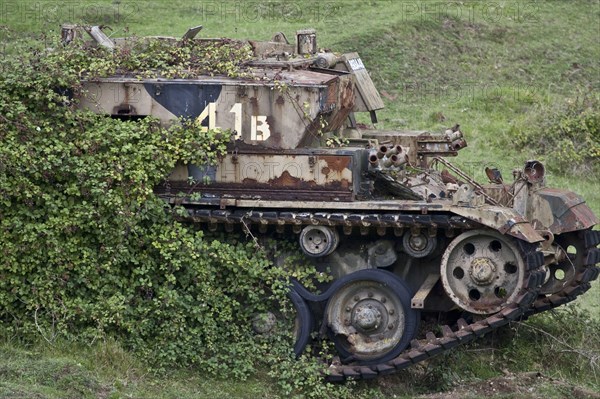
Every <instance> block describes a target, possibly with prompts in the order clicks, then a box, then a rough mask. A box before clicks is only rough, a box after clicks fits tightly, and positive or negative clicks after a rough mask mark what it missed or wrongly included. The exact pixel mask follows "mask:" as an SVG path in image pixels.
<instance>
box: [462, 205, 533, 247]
mask: <svg viewBox="0 0 600 399" xmlns="http://www.w3.org/2000/svg"><path fill="white" fill-rule="evenodd" d="M450 211H451V212H452V213H455V214H457V215H460V216H462V217H465V218H467V219H469V220H473V221H475V222H477V223H480V224H482V225H484V226H487V227H490V228H492V229H494V230H497V231H498V232H500V233H501V234H508V235H511V236H513V237H516V238H518V239H521V240H525V241H527V242H530V243H536V242H541V241H544V238H543V237H542V236H541V235H540V233H538V232H537V231H536V230H535V229H534V228H533V226H532V225H531V223H529V222H528V221H527V220H526V219H524V218H523V217H522V216H521V215H519V214H518V213H517V212H516V211H514V210H513V209H511V208H503V207H497V206H488V205H486V206H482V207H476V208H472V207H461V206H452V207H451V208H450Z"/></svg>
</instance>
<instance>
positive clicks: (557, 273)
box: [554, 269, 567, 281]
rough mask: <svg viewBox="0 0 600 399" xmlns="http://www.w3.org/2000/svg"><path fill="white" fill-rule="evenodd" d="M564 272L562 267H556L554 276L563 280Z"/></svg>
mask: <svg viewBox="0 0 600 399" xmlns="http://www.w3.org/2000/svg"><path fill="white" fill-rule="evenodd" d="M566 275H567V274H566V273H565V271H564V270H563V269H556V270H555V271H554V278H555V279H557V280H558V281H563V280H564V279H565V277H566Z"/></svg>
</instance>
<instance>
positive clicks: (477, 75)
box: [0, 0, 600, 399]
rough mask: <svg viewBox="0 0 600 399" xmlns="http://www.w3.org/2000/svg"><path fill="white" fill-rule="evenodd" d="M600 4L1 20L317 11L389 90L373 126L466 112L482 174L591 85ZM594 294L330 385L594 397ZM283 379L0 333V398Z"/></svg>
mask: <svg viewBox="0 0 600 399" xmlns="http://www.w3.org/2000/svg"><path fill="white" fill-rule="evenodd" d="M599 18H600V2H599V1H598V0H572V1H567V0H553V1H547V2H540V1H537V2H533V1H531V2H530V1H460V2H454V1H452V2H442V1H440V2H437V1H425V0H423V1H374V0H370V1H337V0H336V1H311V0H309V1H290V2H283V1H258V2H248V3H243V2H238V1H185V0H171V1H157V0H154V1H149V2H142V1H139V2H135V1H123V0H113V1H110V0H104V1H100V0H99V1H93V2H92V1H82V2H78V3H75V2H58V1H52V0H50V1H36V0H26V1H22V2H18V3H17V2H4V1H2V2H0V46H1V47H0V52H1V51H2V49H3V48H5V47H4V46H5V43H3V41H4V40H5V39H7V38H8V37H9V33H8V31H7V29H5V28H8V29H10V30H12V31H17V32H21V33H22V34H29V35H34V36H39V35H40V34H41V32H46V33H47V34H48V35H56V34H58V32H59V26H60V24H61V23H64V22H77V23H89V24H105V25H108V26H110V27H111V28H112V32H111V34H112V36H115V37H118V36H123V35H128V34H137V35H174V36H180V35H182V34H183V33H184V32H185V30H186V29H187V28H188V27H191V26H196V25H199V24H201V25H204V30H203V31H202V32H201V35H202V36H205V37H224V36H225V37H235V38H256V39H268V38H270V37H271V36H272V35H273V34H274V33H275V32H278V31H283V32H284V33H286V34H287V36H288V38H292V37H293V33H294V31H295V30H297V29H302V28H307V27H314V28H316V29H317V31H318V40H319V47H326V48H331V49H333V50H335V51H339V52H349V51H358V52H359V54H360V55H361V57H362V59H363V61H364V63H365V65H366V66H367V68H368V69H369V70H370V72H371V76H372V77H373V80H374V81H375V83H376V85H377V86H378V88H379V89H380V91H381V93H382V95H383V98H384V101H385V103H386V109H385V110H383V111H381V112H379V113H378V116H379V120H380V122H379V124H378V125H377V128H385V129H431V130H434V131H438V130H440V129H443V128H444V127H447V126H452V125H454V124H455V123H460V124H461V130H462V131H463V132H465V134H466V138H467V141H468V142H469V147H468V148H466V149H464V150H463V151H462V152H461V154H460V155H459V157H458V158H457V159H456V163H457V164H459V165H460V166H462V167H463V168H464V169H465V170H466V171H468V172H469V173H470V174H471V175H473V176H474V177H475V178H476V179H480V180H483V178H484V175H483V168H484V166H486V165H490V164H493V165H495V166H497V167H499V168H500V169H501V170H502V171H503V172H504V175H505V176H509V175H510V172H511V171H512V169H513V168H515V167H518V166H521V165H522V164H523V162H524V161H525V160H526V159H532V158H534V159H535V158H538V157H539V155H540V154H539V153H538V152H537V151H536V150H537V145H536V144H535V143H532V144H531V146H527V147H526V148H521V149H515V148H514V147H513V146H512V145H511V143H512V142H513V138H512V137H511V127H512V126H514V125H515V124H518V123H521V122H522V120H523V118H524V117H526V116H529V115H532V114H535V113H536V112H538V109H540V107H544V106H551V105H553V104H557V103H561V102H564V101H566V100H567V99H569V98H574V97H576V96H578V95H580V93H582V92H588V93H595V95H598V92H599V89H600V63H598V60H599V59H600V46H599V45H598V44H597V40H598V37H599V32H598V20H599ZM363 121H364V122H365V123H366V122H367V119H364V120H363ZM544 161H545V162H546V163H547V164H551V163H552V159H544ZM548 184H549V185H551V186H557V187H563V188H568V189H570V190H572V191H575V192H578V193H579V194H581V195H582V196H583V197H584V198H586V200H587V201H588V203H589V204H590V206H591V207H592V209H593V210H594V211H595V213H596V214H598V215H600V176H589V175H588V176H575V177H574V176H570V175H567V174H565V173H561V172H560V171H555V172H553V173H551V174H550V175H549V177H548ZM599 304H600V287H599V286H598V284H596V285H595V286H594V287H593V288H592V290H591V291H590V292H588V293H587V294H586V295H585V296H584V297H582V298H581V299H580V300H579V301H578V304H577V305H575V306H571V307H569V309H568V311H565V312H559V313H557V314H555V315H551V316H544V317H538V318H534V319H533V320H532V321H528V322H526V323H522V324H518V325H515V326H512V327H511V328H510V329H506V331H505V334H504V335H494V336H492V337H486V338H485V339H484V340H482V341H480V342H478V343H476V344H474V345H471V346H469V347H468V348H464V349H462V350H460V351H456V352H455V353H453V354H450V355H446V356H444V357H441V358H439V359H437V360H434V361H432V362H430V363H428V364H427V365H424V366H419V367H417V368H415V369H414V370H410V371H407V372H403V373H400V374H398V375H395V376H391V377H387V378H381V379H379V380H377V381H375V382H368V383H359V384H355V385H352V386H351V387H350V388H349V389H351V390H352V393H351V394H349V393H348V392H346V391H345V390H340V397H343V396H344V395H347V396H350V395H351V396H352V397H355V398H357V397H398V398H400V397H415V396H417V395H426V396H425V397H436V396H435V395H436V392H438V391H448V393H447V395H451V394H452V392H455V391H453V390H454V389H456V388H457V386H458V387H459V388H460V387H465V386H467V387H471V388H472V389H470V391H468V392H460V393H456V395H457V396H456V397H484V396H493V395H499V396H497V397H503V398H511V397H514V398H517V397H519V398H520V397H530V398H554V397H556V398H560V397H597V396H593V395H595V394H594V391H596V392H597V391H599V390H600V375H599V374H598V373H600V365H599V362H600V361H599V359H600V342H599V341H600V339H599V338H598V336H599V334H600V332H599V331H600V328H599V323H600V307H599V306H598V305H599ZM581 309H583V311H584V313H581ZM553 337H554V338H553ZM529 372H539V373H541V374H540V375H541V377H539V378H538V379H537V380H536V382H535V383H532V384H531V386H530V387H529V388H531V389H530V390H529V391H527V389H525V388H523V387H520V386H516V385H518V384H513V386H511V389H508V388H507V389H505V390H502V389H498V390H496V391H494V390H492V388H490V389H484V390H481V389H480V388H481V387H482V386H484V387H488V388H489V387H490V384H489V382H490V381H492V382H493V381H496V380H490V379H493V378H499V377H503V378H506V379H509V377H511V376H513V377H514V378H513V381H514V380H518V379H519V378H520V376H522V375H523V373H529ZM472 384H476V385H475V386H474V385H472ZM500 385H501V384H500V383H499V382H498V383H497V386H500ZM521 388H523V389H524V390H519V389H521ZM278 392H279V391H278V390H277V388H276V387H275V381H274V380H273V379H272V378H271V377H268V376H267V375H266V371H264V370H259V371H257V375H256V376H255V377H252V378H251V379H250V380H248V381H226V380H225V381H223V380H219V379H218V378H213V377H210V378H208V377H206V376H205V375H203V374H202V373H201V372H200V371H198V370H175V371H173V372H171V373H168V374H167V375H160V376H157V375H154V374H152V373H151V372H149V371H148V370H147V367H145V365H144V364H141V363H140V362H139V360H136V359H135V358H134V357H133V356H132V355H131V354H129V353H127V352H126V351H125V350H123V349H122V348H121V347H120V346H119V344H118V343H115V342H103V343H94V344H92V345H90V346H86V347H81V346H78V345H72V344H69V343H67V342H59V343H56V344H54V345H49V344H47V343H46V342H40V343H39V344H36V345H33V346H31V345H26V344H22V343H20V342H19V340H18V339H17V337H5V338H4V340H3V341H2V342H1V343H0V398H11V399H16V398H87V397H89V398H229V397H235V398H258V397H260V398H263V397H264V398H276V397H279V393H278ZM469 395H471V396H469Z"/></svg>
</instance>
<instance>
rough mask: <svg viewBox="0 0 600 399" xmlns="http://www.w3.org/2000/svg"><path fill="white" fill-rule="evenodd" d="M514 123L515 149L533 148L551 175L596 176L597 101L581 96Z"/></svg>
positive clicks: (599, 151) (599, 147)
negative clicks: (559, 173)
mask: <svg viewBox="0 0 600 399" xmlns="http://www.w3.org/2000/svg"><path fill="white" fill-rule="evenodd" d="M538 107H539V109H538V110H536V111H535V112H532V113H529V114H526V115H525V116H524V117H523V118H520V119H519V120H518V121H516V122H515V123H514V124H513V126H512V128H511V130H510V136H511V137H513V138H514V141H513V144H514V147H515V148H523V147H529V146H535V148H536V149H537V153H538V154H540V155H541V156H542V157H543V159H541V160H543V161H546V164H547V165H548V166H549V167H550V168H551V170H553V171H554V172H563V173H565V172H566V173H570V174H575V175H580V176H585V175H600V97H599V96H598V94H597V93H586V92H582V93H580V94H579V96H577V97H574V98H568V99H566V100H565V101H563V102H559V103H551V104H542V105H539V106H538Z"/></svg>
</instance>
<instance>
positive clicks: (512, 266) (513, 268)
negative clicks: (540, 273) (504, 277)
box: [504, 262, 518, 274]
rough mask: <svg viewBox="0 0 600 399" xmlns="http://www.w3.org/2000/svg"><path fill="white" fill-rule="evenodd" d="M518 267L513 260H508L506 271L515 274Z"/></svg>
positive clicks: (505, 265)
mask: <svg viewBox="0 0 600 399" xmlns="http://www.w3.org/2000/svg"><path fill="white" fill-rule="evenodd" d="M517 270H518V268H517V265H515V264H514V263H512V262H506V263H505V264H504V271H505V272H506V273H508V274H515V273H516V272H517Z"/></svg>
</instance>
